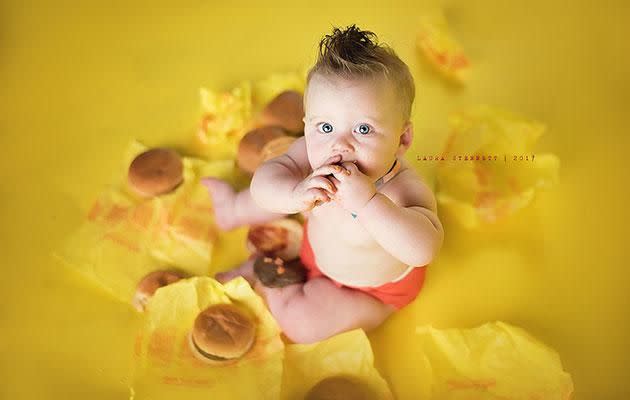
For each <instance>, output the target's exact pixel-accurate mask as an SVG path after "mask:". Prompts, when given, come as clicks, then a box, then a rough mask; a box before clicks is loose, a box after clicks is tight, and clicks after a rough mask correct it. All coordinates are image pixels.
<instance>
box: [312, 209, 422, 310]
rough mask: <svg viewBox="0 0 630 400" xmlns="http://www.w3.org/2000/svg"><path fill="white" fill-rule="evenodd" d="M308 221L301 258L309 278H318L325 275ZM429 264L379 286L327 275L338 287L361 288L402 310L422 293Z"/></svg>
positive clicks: (362, 290) (360, 289)
mask: <svg viewBox="0 0 630 400" xmlns="http://www.w3.org/2000/svg"><path fill="white" fill-rule="evenodd" d="M306 231H307V229H306V222H304V237H303V239H302V246H301V248H300V260H301V261H302V264H304V267H306V269H307V280H310V279H313V278H317V277H319V276H325V277H327V276H326V275H324V274H323V273H322V271H320V270H319V268H318V267H317V265H316V264H315V255H314V254H313V249H312V248H311V245H310V243H309V241H308V235H307V233H306ZM426 268H427V266H420V267H416V268H414V269H412V270H411V271H410V272H409V273H408V274H407V275H406V276H405V277H404V278H402V279H401V280H399V281H397V282H389V283H386V284H384V285H381V286H377V287H357V286H348V285H344V284H342V283H339V282H337V281H335V280H334V279H332V278H329V277H327V278H328V279H330V280H331V281H333V283H334V284H335V285H337V287H344V286H345V287H347V288H350V289H355V290H359V291H361V292H365V293H367V294H369V295H371V296H373V297H376V298H377V299H379V300H380V301H381V302H383V303H385V304H390V305H392V306H394V307H395V308H396V309H397V310H400V309H401V308H403V307H404V306H406V305H407V304H409V303H411V302H412V301H413V300H414V299H415V298H416V297H417V296H418V293H420V289H421V288H422V285H423V283H424V276H425V273H426Z"/></svg>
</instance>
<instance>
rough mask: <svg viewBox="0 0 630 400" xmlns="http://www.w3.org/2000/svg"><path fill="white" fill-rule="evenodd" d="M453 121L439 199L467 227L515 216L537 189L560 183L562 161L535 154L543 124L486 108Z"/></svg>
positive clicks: (460, 114)
mask: <svg viewBox="0 0 630 400" xmlns="http://www.w3.org/2000/svg"><path fill="white" fill-rule="evenodd" d="M449 122H450V127H451V134H450V136H449V138H448V140H447V144H446V148H445V149H444V151H443V153H442V154H443V157H444V160H441V161H438V166H437V169H436V182H437V190H436V192H437V193H436V198H437V201H438V203H439V204H440V206H442V207H443V209H444V210H446V211H447V212H449V213H451V214H452V215H454V216H455V218H456V220H457V221H459V222H460V223H461V224H462V225H463V226H465V227H466V228H469V229H473V228H478V227H480V226H482V225H484V224H490V223H495V222H497V221H499V220H502V219H504V218H505V217H507V216H509V215H512V214H513V213H515V212H516V211H518V210H519V209H522V208H523V207H525V206H527V205H528V204H529V203H530V202H531V201H532V199H533V198H534V194H535V193H536V192H537V191H538V190H540V189H546V188H550V187H552V186H553V185H554V184H555V183H556V182H557V180H558V169H559V166H560V160H559V159H558V157H556V156H555V155H553V154H537V153H534V152H533V148H534V144H535V143H536V141H537V140H538V138H539V137H540V136H541V135H542V134H543V132H544V130H545V127H544V126H543V125H542V124H540V123H537V122H534V121H528V120H526V119H524V118H521V117H519V116H516V115H514V114H512V113H509V112H507V111H504V110H500V109H497V108H492V107H488V106H485V105H481V106H475V107H470V108H469V109H467V110H464V111H461V112H458V113H455V114H453V115H452V116H451V118H450V121H449ZM459 156H461V157H462V159H461V160H459V159H457V160H453V157H459ZM495 156H496V159H494V158H491V157H495ZM514 156H516V157H517V159H516V160H514ZM521 156H523V157H525V156H527V157H528V159H523V160H521V159H520V157H521ZM471 157H472V158H471Z"/></svg>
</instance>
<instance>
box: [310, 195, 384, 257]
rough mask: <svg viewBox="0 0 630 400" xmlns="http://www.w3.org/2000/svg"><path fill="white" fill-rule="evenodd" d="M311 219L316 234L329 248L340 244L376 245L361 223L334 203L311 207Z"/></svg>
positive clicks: (370, 246) (354, 245)
mask: <svg viewBox="0 0 630 400" xmlns="http://www.w3.org/2000/svg"><path fill="white" fill-rule="evenodd" d="M310 219H311V220H313V222H314V224H315V225H316V228H317V232H318V234H317V236H318V238H319V239H320V240H321V241H325V242H328V243H329V244H330V245H331V248H334V247H337V246H338V245H340V244H343V245H345V246H351V247H366V248H368V247H369V248H372V247H374V246H375V245H376V242H375V241H374V238H373V237H372V235H370V233H369V232H368V231H367V230H365V228H363V225H362V224H361V223H360V222H359V221H358V220H357V219H355V218H354V217H352V215H351V214H350V212H349V211H346V210H344V209H343V208H342V207H338V206H336V205H335V204H334V203H327V204H325V205H322V206H319V207H317V208H316V209H313V210H312V212H311V218H310Z"/></svg>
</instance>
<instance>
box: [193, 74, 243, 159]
mask: <svg viewBox="0 0 630 400" xmlns="http://www.w3.org/2000/svg"><path fill="white" fill-rule="evenodd" d="M199 93H200V98H201V99H200V100H201V122H200V124H199V127H198V128H197V132H196V134H195V136H194V137H193V141H192V147H191V150H192V151H193V152H194V154H196V155H199V156H200V157H203V158H206V159H212V160H218V159H235V158H236V151H237V149H238V143H239V142H240V140H241V138H242V137H243V136H244V135H245V133H247V131H248V130H249V128H250V123H251V118H252V85H251V82H249V81H243V82H241V83H240V84H239V85H238V86H236V87H234V88H233V89H232V90H231V91H229V92H227V91H226V92H217V91H214V90H210V89H207V88H200V90H199Z"/></svg>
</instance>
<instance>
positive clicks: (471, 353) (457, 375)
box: [410, 322, 573, 400]
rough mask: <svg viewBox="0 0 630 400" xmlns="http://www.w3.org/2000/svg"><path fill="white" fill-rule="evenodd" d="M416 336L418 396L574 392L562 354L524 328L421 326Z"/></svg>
mask: <svg viewBox="0 0 630 400" xmlns="http://www.w3.org/2000/svg"><path fill="white" fill-rule="evenodd" d="M416 337H417V339H416V340H415V341H414V342H413V349H410V350H411V351H413V352H415V353H416V354H417V355H418V357H417V358H418V359H419V360H420V362H419V363H417V364H415V365H414V366H413V368H414V369H415V371H416V372H415V375H416V376H418V387H420V391H419V393H418V397H417V398H418V399H436V400H437V399H439V400H498V399H509V400H534V399H535V400H568V399H570V398H571V395H572V393H573V381H572V380H571V375H569V374H568V373H567V372H565V371H564V370H563V369H562V364H561V362H560V358H559V357H558V354H557V353H556V352H555V351H554V350H552V349H550V348H549V347H547V346H545V345H544V344H543V343H541V342H539V341H538V340H536V339H534V338H533V337H532V336H531V335H529V334H528V333H527V332H526V331H524V330H523V329H521V328H517V327H514V326H511V325H509V324H506V323H503V322H494V323H487V324H484V325H481V326H478V327H475V328H472V329H444V330H439V329H435V328H433V327H431V326H419V327H417V328H416Z"/></svg>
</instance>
